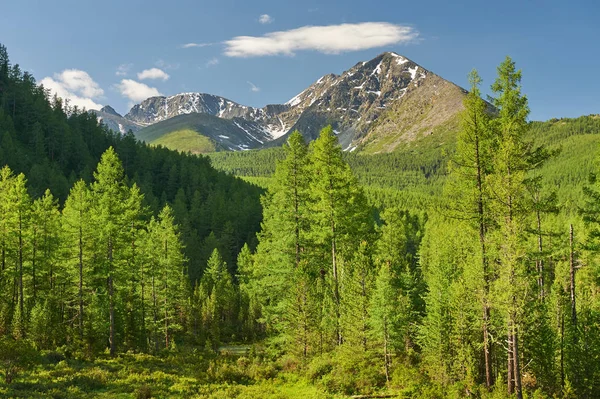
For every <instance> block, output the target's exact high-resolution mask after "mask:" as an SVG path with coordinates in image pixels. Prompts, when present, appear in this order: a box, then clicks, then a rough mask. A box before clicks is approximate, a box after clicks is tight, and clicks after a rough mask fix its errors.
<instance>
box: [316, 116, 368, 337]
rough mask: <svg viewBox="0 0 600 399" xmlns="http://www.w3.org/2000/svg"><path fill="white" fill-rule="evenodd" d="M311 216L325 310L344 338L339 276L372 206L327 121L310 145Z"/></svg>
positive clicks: (364, 232)
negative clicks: (324, 289)
mask: <svg viewBox="0 0 600 399" xmlns="http://www.w3.org/2000/svg"><path fill="white" fill-rule="evenodd" d="M310 149H311V151H310V174H311V181H310V197H311V204H310V220H311V238H312V240H313V242H314V245H315V248H316V251H315V252H316V253H315V257H314V258H313V259H312V260H311V261H314V262H316V265H318V267H317V268H316V269H317V270H319V269H320V270H319V273H320V274H321V275H322V276H323V277H327V279H326V280H327V281H326V286H328V287H329V289H328V293H327V295H328V296H330V301H328V300H326V301H325V302H324V303H330V304H331V306H332V309H330V310H328V311H326V312H325V314H327V315H328V318H329V319H330V320H325V324H324V325H328V326H331V328H332V330H333V331H331V335H332V339H333V343H334V344H336V345H341V344H342V343H343V342H344V337H343V331H342V325H341V311H342V309H341V303H342V299H341V296H342V295H343V294H342V290H343V287H342V286H341V276H342V275H343V274H344V273H345V272H344V270H342V269H343V268H342V265H343V264H344V262H349V261H351V259H352V256H353V255H354V252H355V250H356V249H357V248H358V246H359V245H360V241H361V238H363V237H366V236H367V235H369V234H370V231H371V227H372V224H371V219H370V208H369V207H368V205H367V201H366V198H365V195H364V192H363V191H362V189H361V188H360V186H359V185H358V182H357V180H356V177H355V176H354V175H353V174H352V171H351V170H350V166H349V165H348V164H347V163H346V162H345V161H344V160H343V158H342V149H341V146H340V145H339V144H338V140H337V137H336V136H335V135H334V133H333V130H332V128H331V126H327V127H325V128H324V129H323V130H321V133H320V135H319V138H318V139H316V140H315V141H313V142H312V143H311V147H310Z"/></svg>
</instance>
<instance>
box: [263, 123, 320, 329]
mask: <svg viewBox="0 0 600 399" xmlns="http://www.w3.org/2000/svg"><path fill="white" fill-rule="evenodd" d="M284 151H285V159H283V160H281V161H279V162H278V164H277V167H276V170H275V175H274V177H273V184H272V185H271V186H270V187H269V190H268V192H267V193H266V194H265V195H264V196H263V197H262V203H263V214H264V216H263V223H262V231H261V233H260V234H259V245H258V248H257V251H256V256H255V258H256V259H255V262H256V264H257V265H258V266H257V267H256V268H255V273H254V277H255V278H256V280H257V283H256V284H255V285H254V291H255V296H256V298H257V299H258V298H260V300H261V303H262V310H261V314H262V315H263V316H264V317H265V322H266V324H267V326H268V327H269V328H272V329H275V330H276V331H279V332H287V333H293V330H294V329H295V328H296V322H295V321H294V318H295V317H294V314H296V305H298V304H300V305H299V306H302V305H301V304H302V303H303V302H304V301H303V300H302V299H299V298H298V297H297V295H300V296H301V297H305V296H306V295H307V293H304V292H297V290H296V289H297V288H298V287H305V288H308V287H309V286H310V284H311V283H310V281H309V280H310V278H314V273H311V271H310V270H308V269H307V262H306V259H307V257H308V255H309V252H310V248H309V237H308V230H309V222H310V219H309V216H308V212H309V208H308V204H309V196H308V184H309V171H308V166H307V165H308V158H307V152H308V148H307V146H306V144H305V142H304V138H303V136H302V135H301V134H300V133H299V132H297V131H296V132H293V133H292V134H291V135H290V138H289V140H288V142H287V143H286V144H285V145H284ZM299 268H302V271H299ZM304 273H308V274H309V276H310V277H309V276H303V274H304ZM296 277H298V278H301V279H304V278H305V277H306V278H308V279H309V280H307V285H306V284H303V285H301V286H298V285H296ZM292 309H293V310H294V311H293V313H292V314H290V313H289V312H290V310H292ZM305 311H308V310H307V309H304V310H301V311H300V313H303V312H305Z"/></svg>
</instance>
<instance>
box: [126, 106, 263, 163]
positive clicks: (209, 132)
mask: <svg viewBox="0 0 600 399" xmlns="http://www.w3.org/2000/svg"><path fill="white" fill-rule="evenodd" d="M135 134H136V137H137V138H138V139H140V140H142V141H145V142H146V143H148V144H151V145H159V144H160V145H163V146H165V147H167V148H174V149H177V150H180V151H186V152H187V151H189V152H192V153H204V152H212V151H220V150H229V151H240V150H250V149H254V148H260V147H261V146H263V145H264V144H265V143H266V142H268V141H269V140H271V136H270V135H269V134H268V132H267V131H265V130H264V127H263V126H262V125H261V124H259V123H257V122H253V121H251V120H247V119H244V118H241V117H234V118H232V119H224V118H220V117H218V116H213V115H210V114H208V113H195V112H194V113H189V114H183V115H177V116H174V117H172V118H169V119H165V120H162V121H160V122H157V123H155V124H152V125H150V126H148V127H146V128H144V129H142V130H139V131H137V132H136V133H135Z"/></svg>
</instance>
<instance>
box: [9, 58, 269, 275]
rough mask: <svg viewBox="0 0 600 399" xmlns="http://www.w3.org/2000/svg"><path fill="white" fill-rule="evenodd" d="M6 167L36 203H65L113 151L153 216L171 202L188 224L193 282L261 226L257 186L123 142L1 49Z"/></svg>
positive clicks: (191, 160)
mask: <svg viewBox="0 0 600 399" xmlns="http://www.w3.org/2000/svg"><path fill="white" fill-rule="evenodd" d="M0 68H1V69H0V147H1V148H0V163H1V164H2V165H8V166H9V167H10V168H11V170H12V171H13V172H14V173H15V174H19V173H24V174H26V176H27V180H28V186H27V187H28V193H29V194H30V195H31V197H32V198H34V199H35V198H39V197H41V196H42V195H44V192H45V190H46V189H50V192H51V193H52V194H53V196H54V197H55V198H57V199H58V201H59V203H60V204H63V203H64V201H65V200H66V198H67V196H68V194H69V190H70V189H71V187H72V186H73V185H74V184H75V182H77V181H78V180H79V179H83V180H84V181H85V182H87V183H90V182H91V181H92V179H93V171H94V170H95V169H96V165H97V163H98V162H99V160H100V156H101V155H102V153H104V151H106V150H107V149H108V148H109V147H111V146H112V147H113V148H114V149H115V152H116V153H117V155H118V156H119V158H120V159H121V160H122V162H123V169H124V175H125V178H126V180H127V182H128V184H131V183H136V184H137V185H138V187H139V189H140V192H141V193H142V194H143V195H144V205H145V206H147V207H148V212H147V214H148V216H149V215H158V212H159V211H160V210H161V209H162V208H163V207H164V206H165V204H167V203H170V204H171V206H172V207H173V212H174V216H175V219H176V221H177V223H178V224H180V225H181V233H182V236H183V240H184V244H185V254H186V256H187V258H188V259H189V265H188V269H189V273H190V276H191V277H192V280H194V281H195V280H197V279H198V278H200V276H201V273H202V270H203V268H204V265H205V264H206V260H207V259H208V258H209V256H210V254H211V253H212V251H213V249H215V248H219V250H220V251H221V253H222V254H223V257H224V259H226V260H227V262H228V263H229V264H230V265H234V264H235V258H236V256H237V253H238V252H239V250H240V249H241V248H242V246H243V244H244V243H245V242H248V243H250V245H251V246H254V245H255V244H256V241H255V239H254V237H255V234H256V232H257V231H258V229H259V224H260V220H261V206H260V203H259V196H260V193H261V192H262V190H261V189H259V188H258V187H255V186H252V185H250V184H247V183H245V182H243V181H241V180H239V179H236V178H233V177H231V176H227V175H226V174H224V173H222V172H218V171H215V170H214V169H213V168H212V167H211V166H210V163H209V160H208V159H207V158H204V157H201V156H195V155H186V154H181V153H177V152H174V151H170V150H167V149H164V148H150V147H148V146H147V145H145V144H143V143H139V142H137V141H136V139H135V138H134V136H133V135H132V134H126V135H121V134H119V133H114V132H113V131H111V130H109V129H107V128H106V127H105V126H104V125H101V124H99V123H98V121H97V119H96V116H95V115H93V114H90V113H88V112H84V111H83V110H79V109H77V108H76V107H74V108H71V107H68V104H64V103H63V102H62V101H61V100H60V99H58V98H48V95H47V93H46V92H45V91H44V90H43V88H42V87H39V86H37V85H36V82H35V80H34V79H33V77H32V76H31V74H29V73H28V72H22V71H21V69H20V68H19V66H18V65H16V64H15V65H11V64H10V62H9V59H8V53H7V51H6V48H5V47H0Z"/></svg>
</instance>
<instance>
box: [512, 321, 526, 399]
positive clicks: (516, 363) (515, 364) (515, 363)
mask: <svg viewBox="0 0 600 399" xmlns="http://www.w3.org/2000/svg"><path fill="white" fill-rule="evenodd" d="M512 339H513V367H514V368H515V370H514V372H513V375H514V376H515V392H516V394H517V399H523V390H522V386H521V367H520V364H519V340H518V332H517V329H516V325H515V324H514V323H513V333H512Z"/></svg>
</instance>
